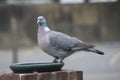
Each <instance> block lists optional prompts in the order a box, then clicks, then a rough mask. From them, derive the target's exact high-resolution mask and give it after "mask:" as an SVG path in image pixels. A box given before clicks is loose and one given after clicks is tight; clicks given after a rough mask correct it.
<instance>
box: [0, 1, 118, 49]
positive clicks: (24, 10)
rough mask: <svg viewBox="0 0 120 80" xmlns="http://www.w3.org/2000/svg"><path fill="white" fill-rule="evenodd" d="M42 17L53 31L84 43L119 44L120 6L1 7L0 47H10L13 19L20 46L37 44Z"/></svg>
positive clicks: (113, 4)
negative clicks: (38, 25)
mask: <svg viewBox="0 0 120 80" xmlns="http://www.w3.org/2000/svg"><path fill="white" fill-rule="evenodd" d="M39 15H43V16H45V17H46V19H47V21H48V25H49V26H50V28H51V29H53V30H57V31H61V32H64V33H67V34H69V35H72V36H75V37H78V38H80V39H81V40H84V41H113V40H115V41H116V40H117V41H118V40H120V36H119V34H120V27H119V26H120V3H101V4H89V3H86V4H64V5H63V4H42V5H2V4H1V5H0V44H1V45H0V47H1V48H3V47H11V45H12V43H11V42H12V36H14V35H13V34H12V27H11V26H12V25H13V23H12V24H11V20H12V19H11V18H14V19H15V20H16V21H15V23H14V24H15V25H16V26H17V29H15V30H17V33H16V34H17V44H18V45H19V46H30V45H33V44H36V43H37V40H36V39H37V38H36V37H37V36H36V33H37V24H36V19H37V16H39Z"/></svg>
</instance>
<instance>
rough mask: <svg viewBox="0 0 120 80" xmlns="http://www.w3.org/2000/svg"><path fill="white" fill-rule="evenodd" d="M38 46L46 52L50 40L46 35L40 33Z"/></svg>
mask: <svg viewBox="0 0 120 80" xmlns="http://www.w3.org/2000/svg"><path fill="white" fill-rule="evenodd" d="M37 36H38V45H39V47H40V48H41V49H42V50H43V51H45V52H46V50H47V46H48V44H49V39H48V36H47V34H46V33H42V32H38V34H37Z"/></svg>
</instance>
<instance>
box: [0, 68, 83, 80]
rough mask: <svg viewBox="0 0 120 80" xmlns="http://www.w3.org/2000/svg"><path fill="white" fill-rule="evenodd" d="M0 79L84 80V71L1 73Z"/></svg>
mask: <svg viewBox="0 0 120 80" xmlns="http://www.w3.org/2000/svg"><path fill="white" fill-rule="evenodd" d="M0 80H83V72H82V71H71V70H66V71H55V72H43V73H37V72H35V73H24V74H18V73H16V74H15V73H0Z"/></svg>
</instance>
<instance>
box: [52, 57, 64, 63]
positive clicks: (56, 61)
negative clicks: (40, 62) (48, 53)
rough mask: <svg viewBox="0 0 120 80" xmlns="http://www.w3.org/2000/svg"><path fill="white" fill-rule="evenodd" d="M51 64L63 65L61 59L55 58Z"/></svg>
mask: <svg viewBox="0 0 120 80" xmlns="http://www.w3.org/2000/svg"><path fill="white" fill-rule="evenodd" d="M52 63H64V62H63V60H62V59H58V58H55V59H54V60H53V61H52Z"/></svg>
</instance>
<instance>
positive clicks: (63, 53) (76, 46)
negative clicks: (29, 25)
mask: <svg viewBox="0 0 120 80" xmlns="http://www.w3.org/2000/svg"><path fill="white" fill-rule="evenodd" d="M37 24H38V33H37V38H38V45H39V47H40V48H41V49H42V50H43V51H44V52H45V53H47V54H48V55H50V56H53V57H54V60H53V61H52V62H53V63H63V60H64V59H65V58H66V57H68V56H70V55H72V54H73V53H75V52H77V51H88V52H94V53H97V54H100V55H104V52H102V51H100V50H98V49H95V46H94V45H92V44H88V43H85V42H83V41H81V40H80V39H78V38H75V37H72V36H69V35H67V34H64V33H62V32H57V31H54V30H51V29H50V28H49V27H48V26H47V21H46V19H45V17H44V16H38V18H37Z"/></svg>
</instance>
